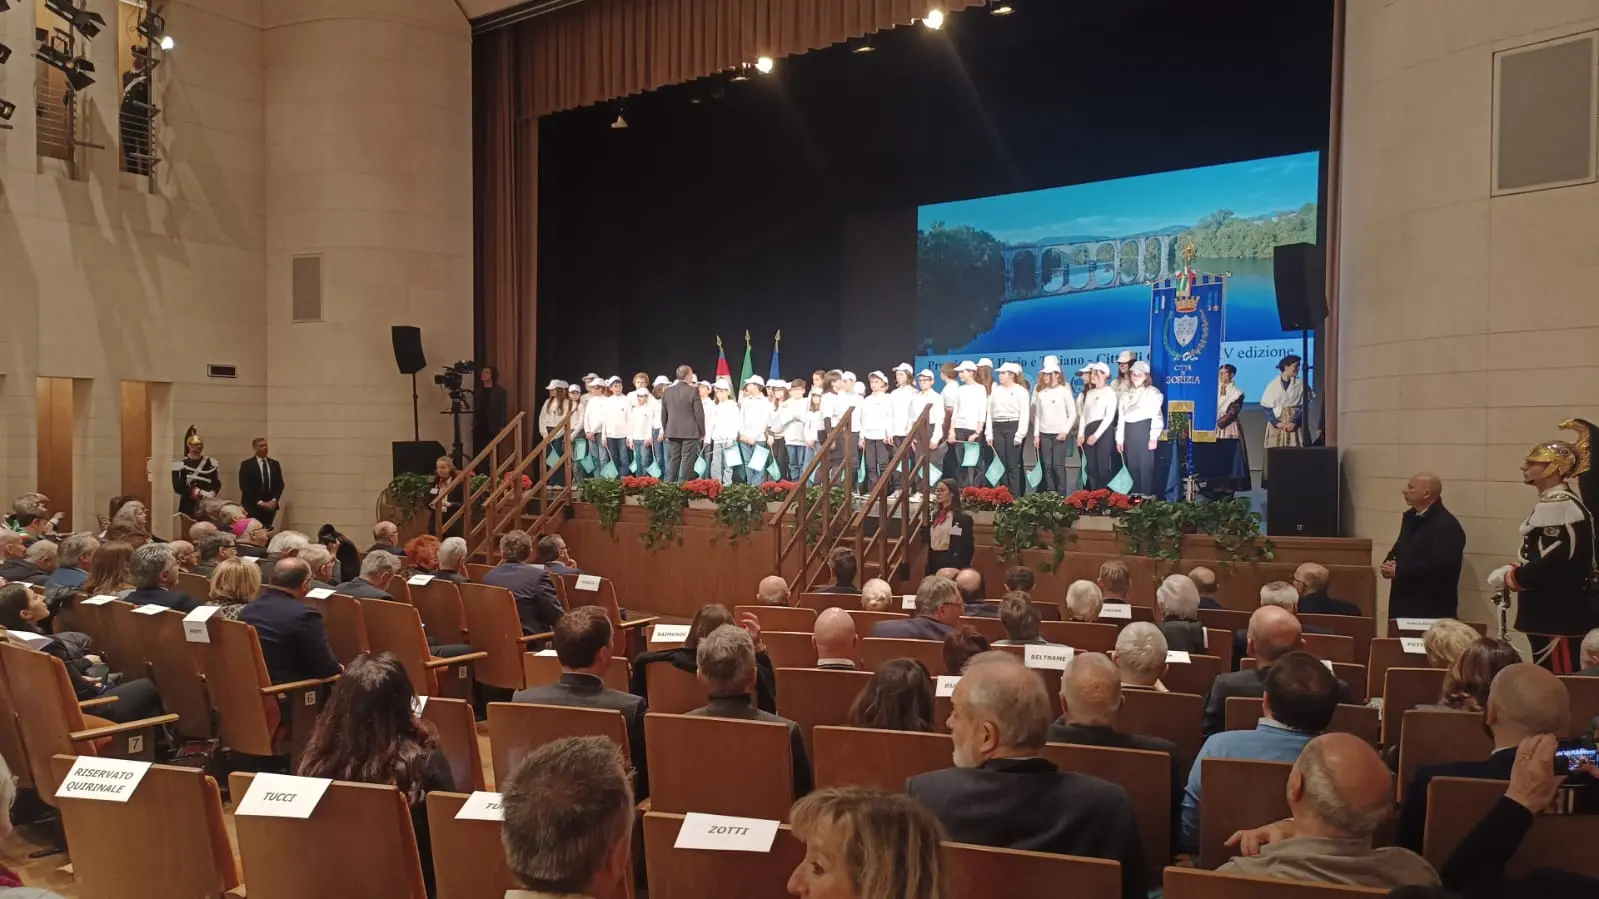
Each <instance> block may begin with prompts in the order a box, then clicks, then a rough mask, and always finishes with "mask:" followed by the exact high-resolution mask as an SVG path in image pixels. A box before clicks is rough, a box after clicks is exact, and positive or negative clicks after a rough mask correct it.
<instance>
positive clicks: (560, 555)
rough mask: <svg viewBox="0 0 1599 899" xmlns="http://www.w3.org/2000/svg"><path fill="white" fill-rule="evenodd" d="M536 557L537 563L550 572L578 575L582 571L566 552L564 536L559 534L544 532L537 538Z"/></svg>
mask: <svg viewBox="0 0 1599 899" xmlns="http://www.w3.org/2000/svg"><path fill="white" fill-rule="evenodd" d="M538 558H539V564H540V565H543V566H544V570H545V571H548V572H550V573H551V574H571V575H578V574H582V573H583V569H581V568H579V567H577V563H576V562H573V561H572V557H571V556H570V555H568V554H567V552H566V538H565V537H562V536H561V535H560V534H545V535H544V536H543V537H540V538H539V556H538Z"/></svg>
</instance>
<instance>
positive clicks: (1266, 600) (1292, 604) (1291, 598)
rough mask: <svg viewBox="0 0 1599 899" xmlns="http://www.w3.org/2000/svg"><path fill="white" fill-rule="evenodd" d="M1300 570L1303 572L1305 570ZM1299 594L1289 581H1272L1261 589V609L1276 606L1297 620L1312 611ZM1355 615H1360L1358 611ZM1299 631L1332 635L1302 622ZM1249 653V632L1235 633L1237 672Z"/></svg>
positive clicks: (1325, 629)
mask: <svg viewBox="0 0 1599 899" xmlns="http://www.w3.org/2000/svg"><path fill="white" fill-rule="evenodd" d="M1300 570H1303V568H1301V569H1300ZM1299 594H1300V589H1299V588H1298V587H1296V586H1294V585H1293V584H1290V583H1288V582H1287V581H1272V582H1271V583H1269V584H1265V585H1262V586H1261V588H1260V607H1261V608H1265V607H1267V606H1275V607H1277V608H1279V609H1283V610H1285V611H1286V612H1288V614H1290V615H1293V616H1295V617H1296V618H1297V617H1298V615H1299V613H1300V612H1308V611H1310V610H1309V609H1306V608H1305V607H1304V606H1303V605H1302V604H1301V603H1300V601H1299ZM1323 608H1325V607H1323ZM1339 614H1341V613H1339ZM1355 614H1359V612H1358V610H1357V611H1356V613H1355ZM1251 620H1253V619H1251ZM1299 630H1300V634H1301V635H1303V634H1330V633H1332V631H1330V630H1328V629H1327V628H1324V627H1308V626H1306V625H1305V624H1304V622H1300V626H1299ZM1249 652H1250V650H1249V632H1248V631H1246V630H1245V631H1233V665H1234V666H1235V670H1236V666H1239V665H1241V664H1242V660H1243V659H1244V658H1245V657H1246V656H1248V655H1249Z"/></svg>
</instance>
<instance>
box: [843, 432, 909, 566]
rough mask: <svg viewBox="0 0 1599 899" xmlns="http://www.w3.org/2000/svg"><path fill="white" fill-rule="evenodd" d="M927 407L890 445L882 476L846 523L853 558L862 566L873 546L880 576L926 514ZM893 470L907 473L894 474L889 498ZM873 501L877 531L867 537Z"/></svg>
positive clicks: (901, 552)
mask: <svg viewBox="0 0 1599 899" xmlns="http://www.w3.org/2000/svg"><path fill="white" fill-rule="evenodd" d="M931 410H932V407H931V406H923V407H922V412H921V414H920V415H918V416H917V417H916V422H915V423H914V424H912V425H911V427H910V434H911V436H906V437H901V438H899V445H898V446H896V447H894V454H893V455H892V456H890V457H889V460H888V465H887V466H886V469H885V472H884V474H883V477H881V478H879V479H878V480H877V483H876V484H874V485H872V489H871V490H869V491H867V494H866V500H865V501H864V502H862V503H861V506H860V509H859V510H858V511H857V512H856V513H855V516H854V517H853V518H852V519H851V521H850V524H849V530H850V531H853V536H854V542H855V558H856V559H857V560H859V562H860V564H861V565H862V566H864V565H865V564H866V561H867V558H868V555H869V554H870V553H871V552H872V551H873V550H876V551H877V554H878V560H877V561H878V573H879V576H881V577H882V578H883V579H884V580H888V579H889V572H891V571H892V570H893V569H892V568H890V567H889V566H890V564H895V565H897V563H898V562H899V561H900V560H901V559H902V558H903V556H904V555H905V554H906V552H907V550H906V547H907V546H908V545H909V541H911V540H913V539H915V538H916V537H917V535H918V534H919V533H920V530H921V527H920V523H921V521H922V520H924V519H925V518H926V517H927V514H928V511H927V505H928V504H927V502H926V498H927V497H928V496H929V494H930V493H931V490H930V488H929V484H928V481H929V480H930V478H931V475H932V471H931V465H930V462H931V460H932V452H931V447H930V446H929V443H930V440H931V438H932V428H931V427H930V426H929V424H928V414H929V413H930V412H931ZM913 452H914V453H915V459H914V460H909V457H910V456H911V455H912V453H913ZM907 461H912V462H913V464H912V465H907V464H906V463H907ZM896 473H899V474H904V475H908V477H901V478H898V480H899V481H900V484H901V487H900V491H899V495H898V496H897V497H895V498H894V499H893V500H892V501H890V499H889V492H890V488H891V487H892V486H893V483H894V481H895V480H896V478H895V474H896ZM918 474H919V475H920V482H921V483H920V484H919V485H916V484H914V483H913V482H914V480H915V479H916V478H917V475H918ZM916 486H920V487H921V489H920V490H915V489H914V487H916ZM913 494H915V495H920V496H921V497H923V499H924V501H923V502H919V503H912V502H911V501H910V499H911V496H912V495H913ZM873 505H877V506H878V510H877V532H876V533H874V534H872V536H871V537H866V536H865V533H866V519H867V518H868V517H870V515H871V512H872V506H873ZM913 505H914V506H915V507H916V510H915V513H914V518H913V516H912V512H911V506H913ZM891 508H897V509H898V511H899V520H900V522H901V524H900V536H899V538H898V539H897V541H894V540H891V538H890V537H889V536H888V527H889V522H890V521H891V520H892V519H891V518H890V515H889V510H890V509H891ZM846 536H848V535H840V538H841V539H840V540H839V541H838V542H842V539H843V538H844V537H846ZM891 542H892V543H893V544H894V545H893V546H892V547H890V545H889V544H890V543H891ZM896 557H898V558H896Z"/></svg>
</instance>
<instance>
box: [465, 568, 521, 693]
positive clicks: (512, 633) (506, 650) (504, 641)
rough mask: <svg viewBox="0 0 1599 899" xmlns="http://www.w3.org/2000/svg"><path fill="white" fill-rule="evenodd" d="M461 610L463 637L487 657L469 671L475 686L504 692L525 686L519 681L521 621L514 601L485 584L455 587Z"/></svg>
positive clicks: (500, 591) (506, 592)
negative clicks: (478, 684) (476, 680)
mask: <svg viewBox="0 0 1599 899" xmlns="http://www.w3.org/2000/svg"><path fill="white" fill-rule="evenodd" d="M457 588H458V589H459V590H460V591H461V609H462V611H463V612H464V613H465V614H466V630H467V635H468V637H469V638H470V639H471V641H472V648H473V649H474V650H478V651H480V652H486V653H488V654H489V656H488V658H486V659H478V660H477V662H476V663H475V664H474V665H473V667H472V671H473V673H474V674H475V675H477V679H478V682H479V683H484V684H488V685H490V686H494V687H501V688H504V689H507V690H520V689H522V688H523V687H526V686H527V683H526V682H525V681H524V680H523V679H522V652H523V648H524V646H525V645H526V644H524V643H523V642H522V640H521V638H522V619H521V618H518V617H517V614H516V600H515V599H514V598H512V596H511V591H509V590H507V589H505V588H504V587H490V586H488V585H487V584H472V583H467V584H458V585H457Z"/></svg>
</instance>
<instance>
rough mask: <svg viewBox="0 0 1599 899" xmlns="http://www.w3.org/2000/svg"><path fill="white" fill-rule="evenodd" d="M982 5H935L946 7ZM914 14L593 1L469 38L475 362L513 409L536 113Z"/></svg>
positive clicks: (860, 8) (788, 3) (754, 1)
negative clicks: (487, 370) (495, 369)
mask: <svg viewBox="0 0 1599 899" xmlns="http://www.w3.org/2000/svg"><path fill="white" fill-rule="evenodd" d="M982 3H983V0H946V2H945V3H944V4H943V5H944V10H945V12H947V13H953V12H956V11H959V10H962V9H965V8H967V7H970V6H981V5H982ZM926 11H927V3H926V0H593V2H589V3H581V4H578V5H575V6H571V7H568V8H566V9H563V10H560V11H559V12H555V13H551V14H549V15H544V16H539V17H537V18H534V19H531V20H529V21H527V22H524V23H522V24H519V25H515V26H511V27H509V28H502V29H499V30H497V31H491V32H488V33H486V34H481V35H478V36H477V37H476V38H475V40H474V44H473V55H474V61H473V65H474V82H475V83H474V92H475V93H474V103H475V106H476V109H475V112H474V115H475V119H476V125H477V134H476V137H477V172H476V179H475V180H476V191H477V221H478V230H477V285H478V297H477V322H478V332H477V333H478V358H479V359H480V360H481V361H484V362H491V363H493V364H495V365H497V366H499V368H500V383H501V384H502V385H504V386H505V388H506V389H507V391H508V392H509V393H510V403H511V409H512V411H513V413H514V412H515V411H516V410H533V411H536V405H537V403H538V401H539V397H540V396H541V391H540V390H539V389H538V388H539V387H541V386H542V385H540V384H536V383H534V378H535V376H536V374H535V365H534V353H535V349H536V347H537V336H538V335H537V309H538V306H537V302H538V298H537V284H538V271H537V264H538V263H537V260H538V252H537V248H538V118H539V117H540V116H543V115H548V114H550V113H554V112H560V111H562V110H565V109H574V108H576V107H579V106H586V105H589V104H593V103H602V102H605V101H607V100H612V99H615V98H618V97H625V96H628V95H630V94H635V93H639V92H642V91H648V90H653V89H656V88H660V87H664V86H667V85H671V84H678V83H681V82H684V81H692V80H693V79H695V78H700V77H703V76H706V75H711V74H714V73H716V72H719V71H722V70H724V69H729V68H732V67H734V66H737V65H739V64H740V63H746V62H753V61H754V60H755V58H756V57H758V56H762V55H765V56H771V57H773V58H782V57H784V56H792V55H794V54H798V53H804V52H806V51H808V50H816V49H819V48H821V47H826V46H829V45H831V44H836V43H839V42H841V41H845V40H849V39H850V38H853V37H859V36H861V35H865V34H870V33H873V32H876V31H881V30H883V29H886V28H891V27H894V26H903V25H908V24H909V23H910V22H911V20H912V19H913V18H919V17H920V16H921V15H922V14H924V13H925V12H926ZM730 351H731V348H730ZM530 417H531V416H530Z"/></svg>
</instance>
